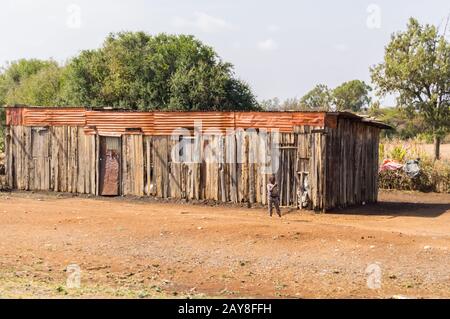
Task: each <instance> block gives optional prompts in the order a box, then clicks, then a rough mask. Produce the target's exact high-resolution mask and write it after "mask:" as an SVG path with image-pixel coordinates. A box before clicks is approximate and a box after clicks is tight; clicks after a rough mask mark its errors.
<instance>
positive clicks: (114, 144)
mask: <svg viewBox="0 0 450 319" xmlns="http://www.w3.org/2000/svg"><path fill="white" fill-rule="evenodd" d="M120 150H121V142H120V137H109V136H100V159H99V166H100V168H99V169H100V174H99V179H100V195H102V196H117V195H119V192H120V187H119V185H120V162H121V161H120V153H121V152H120Z"/></svg>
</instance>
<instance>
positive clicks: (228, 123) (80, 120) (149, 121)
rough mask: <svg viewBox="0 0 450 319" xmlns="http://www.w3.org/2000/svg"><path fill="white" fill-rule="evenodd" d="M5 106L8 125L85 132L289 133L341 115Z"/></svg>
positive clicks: (331, 121) (330, 122) (324, 123)
mask: <svg viewBox="0 0 450 319" xmlns="http://www.w3.org/2000/svg"><path fill="white" fill-rule="evenodd" d="M6 110H7V123H9V125H25V126H61V125H70V126H81V127H83V128H84V131H85V133H86V134H100V135H109V136H120V135H122V134H144V135H170V134H171V133H172V132H173V131H174V130H175V129H177V128H189V129H191V128H193V127H194V125H195V123H196V122H197V121H201V124H202V131H203V132H214V133H218V132H220V133H225V132H226V130H227V129H235V128H243V129H248V128H259V129H261V128H265V129H279V130H280V132H285V133H288V132H292V131H293V128H294V126H300V125H310V126H321V127H323V126H330V127H335V125H336V116H339V115H338V113H325V112H134V111H113V110H99V111H92V110H86V109H85V108H57V107H53V108H49V107H46V108H43V107H9V108H7V109H6ZM354 116H355V117H356V118H360V117H358V116H357V115H354Z"/></svg>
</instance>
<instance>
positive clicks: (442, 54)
mask: <svg viewBox="0 0 450 319" xmlns="http://www.w3.org/2000/svg"><path fill="white" fill-rule="evenodd" d="M371 73H372V81H373V82H374V83H375V84H377V86H378V93H379V94H380V95H385V94H388V93H396V94H398V98H397V104H398V106H401V107H405V108H411V109H414V110H415V111H416V112H417V114H418V115H419V116H421V117H423V119H424V121H425V122H426V124H427V126H428V128H429V131H430V133H432V134H433V135H434V140H435V152H434V153H435V159H439V157H440V143H441V138H442V136H443V135H444V134H445V133H446V132H448V131H449V128H450V44H449V42H448V41H447V40H446V38H445V35H443V34H442V35H440V34H439V32H438V30H437V28H436V27H435V26H432V25H428V24H426V25H420V24H419V22H418V21H417V20H416V19H413V18H411V19H410V20H409V23H408V25H407V30H406V31H404V32H398V33H395V34H393V35H392V37H391V42H390V43H389V44H388V45H387V46H386V49H385V54H384V61H383V62H382V63H380V64H378V65H376V66H374V67H373V68H371Z"/></svg>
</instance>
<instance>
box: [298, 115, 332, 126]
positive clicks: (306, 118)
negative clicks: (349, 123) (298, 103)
mask: <svg viewBox="0 0 450 319" xmlns="http://www.w3.org/2000/svg"><path fill="white" fill-rule="evenodd" d="M325 117H326V113H325V112H300V113H299V112H293V113H292V126H302V125H309V126H325Z"/></svg>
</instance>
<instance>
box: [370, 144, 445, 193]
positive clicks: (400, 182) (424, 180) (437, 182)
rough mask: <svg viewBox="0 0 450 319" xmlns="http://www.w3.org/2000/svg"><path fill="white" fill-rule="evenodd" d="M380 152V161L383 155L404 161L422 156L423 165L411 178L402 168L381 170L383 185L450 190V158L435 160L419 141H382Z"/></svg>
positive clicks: (391, 187) (388, 186)
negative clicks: (418, 172)
mask: <svg viewBox="0 0 450 319" xmlns="http://www.w3.org/2000/svg"><path fill="white" fill-rule="evenodd" d="M379 155H380V163H382V162H383V160H384V159H393V160H396V161H398V162H399V163H403V164H404V163H405V162H406V161H408V160H414V159H417V158H420V164H419V165H420V169H421V172H420V174H419V175H418V176H416V177H415V178H410V177H409V176H408V175H407V174H406V173H405V172H404V171H403V170H396V171H382V172H380V174H379V186H380V188H383V189H399V190H418V191H423V192H441V193H450V161H449V160H439V161H433V160H432V159H431V158H430V156H429V155H428V154H427V153H426V152H425V151H424V150H423V148H422V146H421V144H420V143H419V142H418V141H415V140H409V141H402V140H398V139H393V140H385V141H382V142H381V143H380V152H379Z"/></svg>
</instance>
